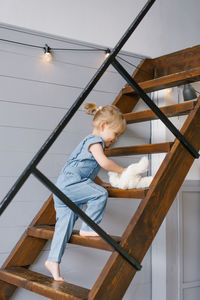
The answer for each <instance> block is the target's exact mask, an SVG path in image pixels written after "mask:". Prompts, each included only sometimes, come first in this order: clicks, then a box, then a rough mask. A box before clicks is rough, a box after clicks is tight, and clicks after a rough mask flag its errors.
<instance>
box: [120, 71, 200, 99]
mask: <svg viewBox="0 0 200 300" xmlns="http://www.w3.org/2000/svg"><path fill="white" fill-rule="evenodd" d="M199 80H200V67H196V68H192V69H189V70H185V71H182V72H178V73H173V74H169V75H165V76H162V77H158V78H154V79H151V80H147V81H144V82H139V83H138V84H139V85H140V87H141V88H142V89H143V90H144V91H145V92H146V93H150V92H155V91H158V90H162V89H166V88H171V87H174V86H178V85H181V84H185V83H189V82H195V81H199ZM122 93H123V94H135V91H134V89H133V88H132V87H130V86H127V87H125V88H123V90H122Z"/></svg>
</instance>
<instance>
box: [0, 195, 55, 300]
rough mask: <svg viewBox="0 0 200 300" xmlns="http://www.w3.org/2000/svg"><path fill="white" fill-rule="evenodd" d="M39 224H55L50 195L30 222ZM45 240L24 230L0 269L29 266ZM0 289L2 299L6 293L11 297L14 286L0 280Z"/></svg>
mask: <svg viewBox="0 0 200 300" xmlns="http://www.w3.org/2000/svg"><path fill="white" fill-rule="evenodd" d="M41 224H49V225H51V224H55V210H54V208H53V198H52V195H51V196H50V197H49V199H48V200H47V201H46V202H45V204H44V205H43V207H42V208H41V210H40V211H39V212H38V214H37V215H36V217H35V218H34V219H33V221H32V222H31V224H30V226H34V225H41ZM46 242H47V240H44V239H40V238H36V237H31V236H28V234H27V231H25V232H24V234H23V235H22V237H21V238H20V240H19V242H18V243H17V244H16V246H15V247H14V248H13V250H12V251H11V253H10V255H9V256H8V258H7V259H6V261H5V262H4V264H3V266H2V269H5V268H9V267H16V266H17V267H19V266H29V265H31V264H33V262H34V261H35V259H36V258H37V256H38V255H39V253H40V252H41V250H42V249H43V247H44V246H45V244H46ZM0 289H1V291H0V295H1V297H2V299H4V297H7V296H8V295H9V297H11V295H12V294H13V293H14V291H15V289H16V286H13V285H12V284H9V283H7V282H3V281H0ZM6 295H7V296H6ZM5 299H6V298H5ZM7 299H9V298H7Z"/></svg>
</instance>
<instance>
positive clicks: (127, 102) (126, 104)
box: [112, 58, 154, 113]
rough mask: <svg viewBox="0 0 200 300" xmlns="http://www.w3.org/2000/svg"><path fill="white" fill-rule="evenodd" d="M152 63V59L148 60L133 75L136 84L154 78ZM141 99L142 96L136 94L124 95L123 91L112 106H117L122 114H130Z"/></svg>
mask: <svg viewBox="0 0 200 300" xmlns="http://www.w3.org/2000/svg"><path fill="white" fill-rule="evenodd" d="M152 61H153V60H152V59H150V58H146V59H144V60H143V61H142V62H141V63H140V64H139V65H138V66H137V69H136V70H135V71H134V72H133V74H132V77H133V78H134V80H135V81H136V82H142V81H146V80H150V79H153V78H154V65H153V63H152ZM128 86H129V85H128V84H126V85H125V87H128ZM139 99H140V96H138V95H136V94H135V95H125V94H123V89H122V90H121V91H120V93H119V94H118V96H117V97H116V99H115V100H114V102H113V103H112V104H113V105H115V106H117V107H118V108H119V109H120V111H121V112H122V113H129V112H131V111H132V110H133V109H134V107H135V106H136V104H137V103H138V101H139Z"/></svg>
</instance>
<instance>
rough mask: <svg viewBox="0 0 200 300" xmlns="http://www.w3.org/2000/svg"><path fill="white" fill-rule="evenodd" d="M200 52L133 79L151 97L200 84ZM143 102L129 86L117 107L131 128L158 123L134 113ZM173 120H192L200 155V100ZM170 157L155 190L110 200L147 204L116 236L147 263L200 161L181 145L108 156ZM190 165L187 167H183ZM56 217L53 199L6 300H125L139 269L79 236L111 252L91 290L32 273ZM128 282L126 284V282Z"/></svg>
mask: <svg viewBox="0 0 200 300" xmlns="http://www.w3.org/2000/svg"><path fill="white" fill-rule="evenodd" d="M199 66H200V46H196V47H193V48H189V49H185V50H182V51H178V52H175V53H172V54H169V55H166V56H162V57H159V58H155V59H145V60H144V61H143V62H142V63H141V65H140V68H139V69H137V71H136V72H135V73H134V74H133V78H134V79H135V80H136V81H137V82H138V83H139V84H140V86H141V87H143V88H144V90H146V91H147V92H150V91H155V90H159V89H164V88H166V87H172V86H176V85H180V84H184V83H188V82H193V81H197V80H199V79H200V67H199ZM138 100H139V97H138V96H137V95H136V94H135V93H134V90H133V89H132V88H130V87H129V86H126V87H125V88H124V89H122V91H121V92H120V93H119V95H118V96H117V98H116V99H115V101H114V104H115V105H117V106H118V107H119V108H120V109H121V110H122V111H123V113H124V114H125V117H126V120H127V123H128V124H130V123H137V122H145V121H149V120H154V119H156V118H157V117H156V116H155V114H154V113H153V112H152V111H150V110H145V111H142V112H132V110H133V108H134V107H135V105H136V104H137V102H138ZM161 110H162V111H163V112H164V113H165V114H166V115H167V116H168V117H172V116H179V115H184V114H189V115H188V117H187V119H186V121H185V123H184V125H183V127H182V129H181V133H182V134H183V135H184V137H185V138H186V139H187V140H188V141H189V142H190V143H191V144H192V145H193V147H194V148H195V149H196V151H199V149H200V134H199V129H200V98H199V99H198V100H197V101H190V102H185V103H181V104H176V105H171V106H167V107H163V108H161ZM160 152H166V153H167V154H166V157H165V159H164V161H163V163H162V164H161V166H160V168H159V170H158V172H157V174H156V175H155V177H154V179H153V182H152V184H151V186H150V188H149V189H133V190H120V189H113V188H112V189H109V190H108V191H109V197H119V198H122V197H123V198H132V199H134V198H136V199H141V202H140V204H139V206H138V209H137V211H136V213H135V214H134V216H133V217H132V219H131V220H130V222H129V224H128V226H127V228H126V230H125V231H124V233H123V235H122V236H121V237H116V236H114V237H113V238H114V240H115V241H116V242H117V243H120V245H121V246H122V247H124V249H126V250H127V252H128V253H129V254H130V255H132V256H133V257H135V258H136V259H137V260H138V262H140V263H141V262H142V259H143V257H144V255H145V254H146V252H147V250H148V249H149V247H150V245H151V243H152V241H153V239H154V237H155V235H156V233H157V231H158V229H159V227H160V225H161V224H162V222H163V220H164V218H165V216H166V214H167V212H168V210H169V208H170V206H171V204H172V203H173V200H174V198H175V196H176V194H177V192H178V190H179V188H180V187H181V185H182V183H183V181H184V178H185V177H186V175H187V173H188V171H189V169H190V167H191V165H192V163H193V161H194V157H193V156H192V155H191V154H190V153H189V152H188V150H187V149H186V148H185V147H184V146H183V145H182V144H181V143H180V141H179V140H178V139H175V140H174V142H167V143H166V142H165V143H160V144H151V145H142V146H129V147H120V148H114V149H108V150H106V155H107V156H122V155H138V154H147V153H160ZM183 162H184V163H183ZM54 225H55V211H54V207H53V199H52V196H50V197H49V199H48V200H47V201H46V202H45V204H44V205H43V207H42V209H41V210H40V211H39V213H38V214H37V215H36V217H35V218H34V220H33V221H32V222H31V224H30V226H29V227H28V229H27V230H26V231H25V233H24V234H23V236H22V237H21V239H20V240H19V242H18V243H17V245H16V246H15V248H14V249H13V250H12V252H11V254H10V256H9V257H8V258H7V260H6V261H5V263H4V264H3V266H2V268H1V269H0V279H1V280H0V299H1V300H4V299H10V298H11V297H12V295H13V293H14V291H15V289H16V288H17V287H22V288H25V289H28V290H30V291H32V292H35V293H38V294H40V295H43V296H45V297H47V298H50V299H61V300H62V299H82V300H83V299H90V300H104V299H109V300H118V299H119V300H120V299H122V298H123V295H124V293H125V292H126V290H127V288H128V286H129V284H130V282H131V281H132V279H133V277H134V275H135V273H136V269H134V268H133V266H132V265H131V264H130V263H129V262H127V261H126V260H125V259H124V258H123V257H122V256H121V255H120V254H119V253H118V252H116V251H113V249H111V247H110V246H109V245H107V244H106V242H104V241H103V240H102V239H101V238H100V237H82V236H79V235H78V232H77V231H73V234H72V236H71V239H70V243H73V244H77V245H81V246H85V247H92V248H97V249H103V250H107V251H111V256H110V258H109V259H108V262H107V263H106V265H105V267H104V269H103V270H102V272H101V274H100V275H99V277H98V278H97V280H96V282H95V284H94V286H93V287H92V288H91V290H88V289H86V288H84V287H79V286H76V285H73V284H69V283H66V282H56V281H54V280H53V279H52V278H50V277H48V276H45V275H42V274H38V273H36V272H33V271H30V270H29V269H28V268H29V266H30V265H31V264H33V262H34V261H35V259H36V258H37V256H38V255H39V253H40V251H41V250H42V249H43V247H44V245H45V243H46V242H47V240H49V239H51V238H52V236H53V233H54ZM124 279H125V280H124Z"/></svg>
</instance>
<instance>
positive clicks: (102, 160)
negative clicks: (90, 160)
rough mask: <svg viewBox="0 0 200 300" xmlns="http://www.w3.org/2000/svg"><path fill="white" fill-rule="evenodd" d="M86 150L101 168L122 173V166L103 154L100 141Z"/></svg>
mask: <svg viewBox="0 0 200 300" xmlns="http://www.w3.org/2000/svg"><path fill="white" fill-rule="evenodd" d="M88 150H89V151H90V152H91V153H92V155H93V156H94V158H95V159H96V161H97V162H98V164H99V165H100V166H101V167H102V168H103V169H105V170H107V171H110V172H117V173H122V172H123V171H124V168H123V167H121V166H120V165H118V164H117V163H116V162H114V161H113V160H111V159H109V158H107V157H106V156H105V154H104V152H103V148H102V146H101V144H100V143H96V144H92V145H91V146H90V147H89V149H88Z"/></svg>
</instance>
